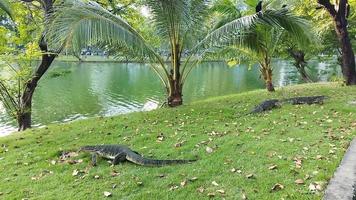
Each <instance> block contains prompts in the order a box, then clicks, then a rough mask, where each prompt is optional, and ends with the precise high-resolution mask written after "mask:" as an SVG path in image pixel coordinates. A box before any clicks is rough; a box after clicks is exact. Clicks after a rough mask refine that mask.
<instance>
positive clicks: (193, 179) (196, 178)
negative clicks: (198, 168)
mask: <svg viewBox="0 0 356 200" xmlns="http://www.w3.org/2000/svg"><path fill="white" fill-rule="evenodd" d="M196 180H198V177H192V178H190V179H189V181H192V182H193V181H196Z"/></svg>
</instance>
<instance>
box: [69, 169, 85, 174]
mask: <svg viewBox="0 0 356 200" xmlns="http://www.w3.org/2000/svg"><path fill="white" fill-rule="evenodd" d="M85 173H86V172H85V171H84V170H78V169H75V170H73V172H72V176H79V175H83V174H85Z"/></svg>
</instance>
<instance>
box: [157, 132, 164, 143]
mask: <svg viewBox="0 0 356 200" xmlns="http://www.w3.org/2000/svg"><path fill="white" fill-rule="evenodd" d="M164 138H165V137H164V135H163V133H160V134H159V135H158V136H157V142H163V140H164Z"/></svg>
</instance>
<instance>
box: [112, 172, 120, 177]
mask: <svg viewBox="0 0 356 200" xmlns="http://www.w3.org/2000/svg"><path fill="white" fill-rule="evenodd" d="M118 175H120V173H119V172H116V171H112V172H111V176H112V177H115V176H118Z"/></svg>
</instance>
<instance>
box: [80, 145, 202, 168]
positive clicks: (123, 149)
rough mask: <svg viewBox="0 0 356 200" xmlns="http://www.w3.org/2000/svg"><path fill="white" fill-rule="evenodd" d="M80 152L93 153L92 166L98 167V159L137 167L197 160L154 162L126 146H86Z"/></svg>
mask: <svg viewBox="0 0 356 200" xmlns="http://www.w3.org/2000/svg"><path fill="white" fill-rule="evenodd" d="M79 151H84V152H90V153H92V164H93V165H94V166H95V165H96V157H97V155H99V156H100V157H104V158H107V159H109V160H113V162H112V164H114V165H116V164H119V163H120V162H124V161H130V162H132V163H135V164H137V165H143V166H152V167H158V166H163V165H171V164H184V163H190V162H194V161H196V160H154V159H148V158H144V157H142V156H141V155H140V154H139V153H137V152H135V151H133V150H131V149H130V148H129V147H127V146H125V145H95V146H84V147H81V148H80V149H79Z"/></svg>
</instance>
